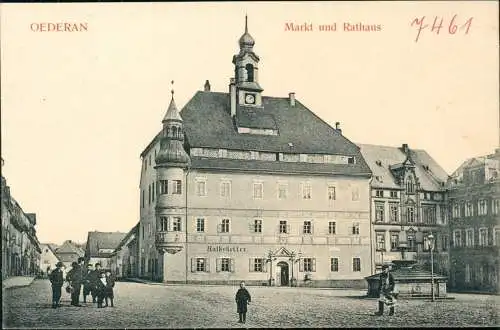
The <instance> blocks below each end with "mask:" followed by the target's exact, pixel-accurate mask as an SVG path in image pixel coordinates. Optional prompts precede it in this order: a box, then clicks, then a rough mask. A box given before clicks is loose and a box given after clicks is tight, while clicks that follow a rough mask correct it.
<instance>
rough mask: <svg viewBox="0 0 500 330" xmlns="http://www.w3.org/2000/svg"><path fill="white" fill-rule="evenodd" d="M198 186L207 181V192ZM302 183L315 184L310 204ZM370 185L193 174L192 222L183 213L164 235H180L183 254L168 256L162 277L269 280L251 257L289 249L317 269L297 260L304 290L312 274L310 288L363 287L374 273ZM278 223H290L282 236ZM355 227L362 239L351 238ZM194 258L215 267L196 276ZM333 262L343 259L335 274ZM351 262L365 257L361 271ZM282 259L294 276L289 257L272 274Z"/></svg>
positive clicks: (339, 179) (347, 180)
mask: <svg viewBox="0 0 500 330" xmlns="http://www.w3.org/2000/svg"><path fill="white" fill-rule="evenodd" d="M199 182H204V183H203V184H202V186H204V187H205V189H202V188H201V186H200V185H198V183H199ZM222 183H229V185H230V189H229V191H230V193H229V194H223V196H221V189H222ZM254 183H256V184H259V185H260V184H262V191H261V192H262V194H260V193H258V194H257V195H258V196H257V198H254ZM284 184H286V186H287V193H286V198H279V193H278V191H279V189H278V187H279V185H284ZM304 185H310V199H309V198H307V199H304V198H303V195H304V192H303V189H304V188H303V186H304ZM368 185H369V180H368V179H367V178H364V179H361V178H350V177H342V176H336V177H333V176H332V177H326V176H310V177H306V176H297V175H264V174H261V175H252V174H247V173H212V172H206V171H205V172H201V171H191V172H190V173H189V174H188V184H187V194H188V196H187V203H188V204H187V205H188V208H187V217H185V216H183V214H182V213H179V214H178V216H179V217H181V219H182V226H181V231H180V232H178V233H172V232H168V233H167V235H177V238H176V236H172V240H173V241H176V244H177V245H179V246H182V250H181V251H180V252H177V253H175V254H169V253H165V254H164V255H163V260H162V262H161V264H162V266H163V267H161V268H162V271H163V273H162V274H161V275H162V277H163V280H165V281H167V282H185V281H188V282H192V283H217V284H222V283H236V282H238V281H240V280H243V279H244V280H246V281H247V282H248V281H250V282H251V281H254V282H255V283H261V282H266V281H267V279H268V278H269V277H270V276H269V274H270V271H271V265H270V264H267V266H266V267H268V268H267V269H268V271H267V272H265V271H262V272H254V271H250V266H251V264H250V263H251V260H254V259H255V258H264V257H265V256H266V254H267V253H268V252H269V251H277V250H278V249H279V248H280V247H285V248H286V249H288V250H289V251H293V252H295V253H299V252H300V253H302V254H303V257H304V258H311V259H314V261H315V262H314V263H315V267H314V271H310V272H306V271H304V270H303V269H301V268H303V267H302V266H301V262H300V261H299V262H298V263H295V264H294V277H295V278H297V279H298V280H299V285H300V283H301V281H303V280H304V278H305V274H306V273H310V274H309V275H310V278H312V282H311V283H313V284H312V285H318V286H342V285H345V284H346V281H351V282H352V283H354V282H356V281H357V282H358V283H357V285H358V286H359V285H361V286H364V279H363V278H364V277H365V276H367V275H370V274H371V269H370V268H371V267H370V263H371V258H370V223H369V202H368V201H369V195H368V194H369V186H368ZM329 186H330V187H332V186H334V187H335V188H336V189H335V199H329V197H328V187H329ZM226 187H227V186H226ZM259 189H260V188H259ZM224 191H225V192H228V190H227V189H226V190H224ZM330 191H331V190H330ZM282 197H283V195H282ZM160 201H161V197H160ZM170 212H171V214H174V213H175V211H170ZM198 219H203V220H204V228H203V232H198V229H199V228H197V220H198ZM223 219H227V220H229V230H228V232H227V233H226V232H222V231H224V230H223V229H222V227H221V226H222V220H223ZM255 220H259V221H261V232H257V233H256V232H255ZM280 220H286V221H287V233H286V234H280V232H279V231H280V229H279V227H280ZM304 221H310V222H311V233H307V234H305V233H304ZM329 222H335V233H330V232H329ZM353 226H356V228H357V229H356V232H359V234H358V233H357V234H353ZM186 232H187V233H186ZM197 258H204V259H206V261H207V263H208V264H209V265H210V266H209V267H210V269H209V270H208V271H195V269H193V266H192V265H194V263H195V262H196V261H195V260H196V259H197ZM222 258H228V259H230V263H231V269H230V270H228V271H222V270H221V269H219V268H221V266H220V264H219V265H218V263H220V262H221V261H218V260H220V259H222ZM331 258H338V270H336V271H334V272H332V271H331ZM353 258H359V259H360V267H361V269H360V271H353ZM280 261H281V262H286V263H287V264H288V268H289V274H288V278H291V272H292V271H291V261H290V260H289V257H288V256H282V257H277V260H274V261H273V268H274V270H273V277H274V278H276V276H277V275H276V274H275V273H276V271H277V270H278V268H277V264H278V262H280ZM339 281H340V282H343V284H339V283H340V282H339ZM278 284H279V281H278Z"/></svg>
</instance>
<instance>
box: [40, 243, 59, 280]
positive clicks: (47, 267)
mask: <svg viewBox="0 0 500 330" xmlns="http://www.w3.org/2000/svg"><path fill="white" fill-rule="evenodd" d="M40 249H41V251H42V254H41V256H40V271H42V272H43V273H44V274H46V275H48V274H49V272H50V271H51V270H53V269H54V268H56V264H57V263H58V262H59V261H61V260H60V259H59V257H58V256H57V253H56V249H54V244H50V243H48V244H47V243H42V244H40Z"/></svg>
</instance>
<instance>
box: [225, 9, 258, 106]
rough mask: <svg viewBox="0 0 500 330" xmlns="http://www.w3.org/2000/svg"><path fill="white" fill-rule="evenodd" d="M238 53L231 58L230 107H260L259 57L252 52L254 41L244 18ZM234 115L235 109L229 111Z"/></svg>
mask: <svg viewBox="0 0 500 330" xmlns="http://www.w3.org/2000/svg"><path fill="white" fill-rule="evenodd" d="M239 45H240V52H239V53H238V54H237V55H234V56H233V64H234V75H235V77H234V79H231V85H230V88H231V94H232V95H231V106H232V108H233V107H234V108H235V107H236V104H237V105H238V106H248V107H262V91H263V89H262V87H260V85H259V74H258V72H259V70H258V63H259V60H260V59H259V57H258V56H257V54H255V53H254V51H253V46H254V45H255V40H254V39H253V38H252V36H251V35H250V34H249V33H248V17H247V16H245V33H244V34H243V35H242V36H241V38H240V40H239ZM231 110H232V111H231V112H232V114H234V112H235V110H236V109H231Z"/></svg>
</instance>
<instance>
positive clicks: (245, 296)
mask: <svg viewBox="0 0 500 330" xmlns="http://www.w3.org/2000/svg"><path fill="white" fill-rule="evenodd" d="M251 301H252V298H251V297H250V293H248V290H247V289H245V282H243V281H242V282H241V283H240V288H239V289H238V292H236V306H237V310H238V314H239V315H240V320H239V321H238V323H245V322H246V318H247V304H248V303H249V302H251Z"/></svg>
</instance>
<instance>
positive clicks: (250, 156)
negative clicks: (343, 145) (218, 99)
mask: <svg viewBox="0 0 500 330" xmlns="http://www.w3.org/2000/svg"><path fill="white" fill-rule="evenodd" d="M238 132H240V133H255V134H266V135H275V132H276V131H275V130H267V129H265V130H263V129H252V128H248V127H238ZM290 145H291V146H293V144H290ZM190 154H191V155H192V156H198V157H207V158H229V159H242V160H264V161H278V162H279V161H281V162H293V163H298V162H300V163H318V164H355V163H356V158H355V157H353V156H342V155H323V154H321V155H320V154H295V153H293V154H292V153H281V152H279V153H278V152H262V151H254V150H231V149H215V148H192V149H191V150H190Z"/></svg>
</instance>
